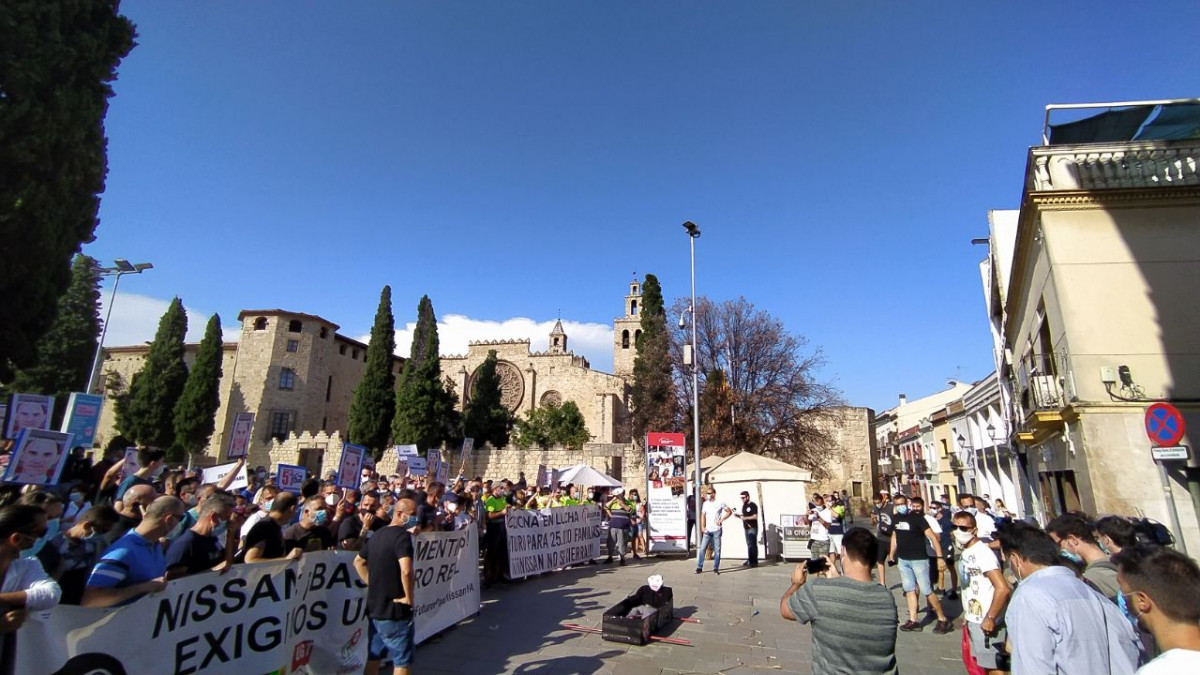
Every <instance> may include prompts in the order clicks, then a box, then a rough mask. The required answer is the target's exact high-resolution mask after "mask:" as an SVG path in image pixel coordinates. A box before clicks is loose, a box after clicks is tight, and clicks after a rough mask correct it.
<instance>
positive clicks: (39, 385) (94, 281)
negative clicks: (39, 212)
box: [9, 255, 100, 428]
mask: <svg viewBox="0 0 1200 675" xmlns="http://www.w3.org/2000/svg"><path fill="white" fill-rule="evenodd" d="M99 336H100V274H99V273H98V272H97V271H96V261H95V260H93V259H91V258H89V257H87V256H85V255H79V256H75V262H74V264H72V266H71V285H70V286H68V287H67V292H66V293H64V294H63V296H62V297H61V298H59V299H58V313H57V314H56V315H55V317H54V323H53V324H52V325H51V326H50V330H48V331H47V332H46V334H45V335H43V336H42V338H41V340H38V343H37V360H36V361H35V362H34V365H33V366H31V367H29V368H26V369H24V370H20V371H18V372H17V373H16V376H15V377H14V378H13V382H12V384H11V385H9V389H11V390H12V391H14V392H29V393H34V394H52V395H54V396H55V398H56V400H57V401H59V403H58V405H56V406H55V411H54V412H55V416H56V417H61V415H62V413H63V411H64V410H65V409H66V402H67V397H68V395H70V393H71V392H73V391H83V390H84V389H85V388H86V387H87V382H88V378H89V377H90V376H91V367H92V359H94V358H95V355H96V341H97V339H98V338H99ZM55 428H57V427H55Z"/></svg>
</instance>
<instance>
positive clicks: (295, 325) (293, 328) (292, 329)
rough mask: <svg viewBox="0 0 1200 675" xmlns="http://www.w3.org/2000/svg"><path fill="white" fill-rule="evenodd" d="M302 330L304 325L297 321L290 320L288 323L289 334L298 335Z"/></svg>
mask: <svg viewBox="0 0 1200 675" xmlns="http://www.w3.org/2000/svg"><path fill="white" fill-rule="evenodd" d="M303 329H304V324H303V323H302V322H301V321H300V320H299V319H292V320H291V321H289V322H288V332H289V333H299V332H300V331H301V330H303Z"/></svg>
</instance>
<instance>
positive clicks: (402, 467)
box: [395, 457, 408, 478]
mask: <svg viewBox="0 0 1200 675" xmlns="http://www.w3.org/2000/svg"><path fill="white" fill-rule="evenodd" d="M395 475H397V476H400V477H401V478H404V477H405V476H407V475H408V458H407V457H405V458H403V459H398V460H396V473H395Z"/></svg>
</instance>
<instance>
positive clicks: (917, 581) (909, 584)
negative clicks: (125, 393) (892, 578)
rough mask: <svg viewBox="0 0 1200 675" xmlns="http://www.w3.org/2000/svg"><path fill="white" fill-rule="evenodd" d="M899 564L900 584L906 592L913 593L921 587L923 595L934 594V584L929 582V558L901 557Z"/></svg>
mask: <svg viewBox="0 0 1200 675" xmlns="http://www.w3.org/2000/svg"><path fill="white" fill-rule="evenodd" d="M897 564H898V565H899V566H900V584H901V585H902V586H903V587H904V592H905V593H912V592H913V591H915V590H917V589H918V588H920V589H921V595H926V596H928V595H933V586H932V585H931V584H930V583H929V561H928V560H926V559H921V560H905V559H903V558H901V559H900V560H898V561H897Z"/></svg>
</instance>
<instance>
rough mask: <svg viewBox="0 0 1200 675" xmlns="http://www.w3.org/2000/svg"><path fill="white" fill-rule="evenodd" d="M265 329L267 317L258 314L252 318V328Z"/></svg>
mask: <svg viewBox="0 0 1200 675" xmlns="http://www.w3.org/2000/svg"><path fill="white" fill-rule="evenodd" d="M266 329H267V317H265V316H260V317H258V318H257V319H255V320H254V330H266Z"/></svg>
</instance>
